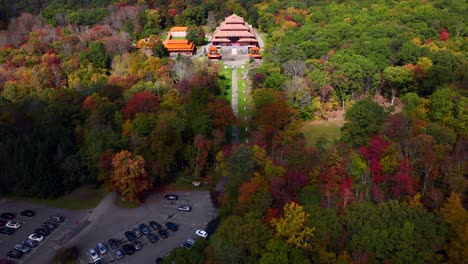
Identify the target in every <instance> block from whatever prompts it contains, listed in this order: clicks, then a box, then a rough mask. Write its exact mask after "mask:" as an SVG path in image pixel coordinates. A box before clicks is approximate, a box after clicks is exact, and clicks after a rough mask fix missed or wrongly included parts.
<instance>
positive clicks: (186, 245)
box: [180, 238, 195, 249]
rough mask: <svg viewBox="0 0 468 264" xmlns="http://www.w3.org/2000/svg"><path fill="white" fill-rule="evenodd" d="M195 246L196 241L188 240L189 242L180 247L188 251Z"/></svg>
mask: <svg viewBox="0 0 468 264" xmlns="http://www.w3.org/2000/svg"><path fill="white" fill-rule="evenodd" d="M194 244H195V239H193V238H187V240H186V241H185V242H184V243H182V244H181V245H180V246H181V247H183V248H186V249H190V248H191V247H192V246H193V245H194Z"/></svg>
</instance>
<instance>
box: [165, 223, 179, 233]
mask: <svg viewBox="0 0 468 264" xmlns="http://www.w3.org/2000/svg"><path fill="white" fill-rule="evenodd" d="M166 227H167V229H169V230H171V231H172V232H175V231H177V229H178V226H177V225H176V224H174V223H172V222H167V223H166Z"/></svg>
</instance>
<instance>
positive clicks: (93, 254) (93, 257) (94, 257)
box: [88, 248, 99, 261]
mask: <svg viewBox="0 0 468 264" xmlns="http://www.w3.org/2000/svg"><path fill="white" fill-rule="evenodd" d="M88 256H89V257H90V258H91V260H92V261H96V260H97V259H99V255H98V253H97V252H96V250H95V249H94V248H90V249H88Z"/></svg>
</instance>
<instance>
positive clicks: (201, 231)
mask: <svg viewBox="0 0 468 264" xmlns="http://www.w3.org/2000/svg"><path fill="white" fill-rule="evenodd" d="M195 234H196V235H197V236H201V237H203V238H207V237H208V233H207V232H206V231H205V230H197V231H195Z"/></svg>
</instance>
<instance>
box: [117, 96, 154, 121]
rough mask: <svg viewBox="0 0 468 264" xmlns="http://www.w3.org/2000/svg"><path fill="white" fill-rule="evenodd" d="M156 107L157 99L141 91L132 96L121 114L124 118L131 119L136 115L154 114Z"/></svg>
mask: <svg viewBox="0 0 468 264" xmlns="http://www.w3.org/2000/svg"><path fill="white" fill-rule="evenodd" d="M158 107H159V97H158V96H156V95H154V94H152V93H150V92H148V91H143V92H139V93H137V94H134V95H133V96H132V98H131V99H130V101H128V103H127V105H126V106H125V107H124V109H123V110H122V112H123V114H124V116H125V118H127V119H132V118H133V117H135V115H136V114H137V113H151V112H155V111H156V110H158Z"/></svg>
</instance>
